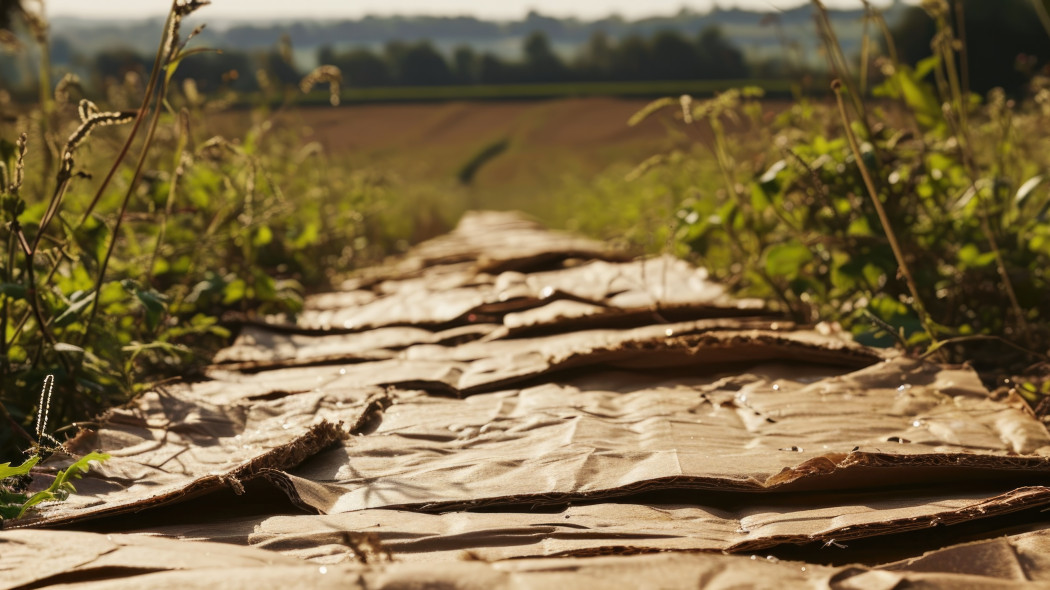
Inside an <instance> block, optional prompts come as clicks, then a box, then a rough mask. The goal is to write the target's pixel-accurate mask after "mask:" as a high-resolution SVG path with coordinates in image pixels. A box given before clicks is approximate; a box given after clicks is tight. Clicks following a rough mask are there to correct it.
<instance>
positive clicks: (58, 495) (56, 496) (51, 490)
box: [17, 452, 110, 518]
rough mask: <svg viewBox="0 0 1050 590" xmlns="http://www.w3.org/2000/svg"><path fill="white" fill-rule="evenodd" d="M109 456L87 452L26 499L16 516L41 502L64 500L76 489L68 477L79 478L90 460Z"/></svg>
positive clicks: (88, 466) (89, 467) (86, 470)
mask: <svg viewBox="0 0 1050 590" xmlns="http://www.w3.org/2000/svg"><path fill="white" fill-rule="evenodd" d="M109 457H110V456H109V455H108V454H106V453H97V452H96V453H88V454H87V455H84V456H83V457H81V458H80V460H78V461H77V462H76V463H73V464H72V465H70V466H69V467H68V468H66V469H64V470H62V471H59V472H58V475H56V476H55V481H53V482H51V485H50V486H48V488H47V489H46V490H42V491H39V492H37V493H35V494H33V495H32V496H31V497H30V498H29V499H28V500H26V502H25V504H23V505H22V510H21V511H20V512H19V513H18V516H17V518H21V517H22V516H24V515H25V513H26V511H27V510H29V509H30V508H32V507H33V506H36V505H37V504H40V503H41V502H50V501H55V500H65V499H66V498H68V497H69V494H72V493H75V492H76V491H77V489H76V487H74V486H73V482H71V481H69V480H70V479H79V478H80V477H81V475H82V474H84V473H87V472H88V471H90V470H91V462H92V461H98V462H99V463H102V462H104V461H107V460H109Z"/></svg>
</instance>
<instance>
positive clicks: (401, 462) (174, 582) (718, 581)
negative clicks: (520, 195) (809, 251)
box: [0, 213, 1050, 590]
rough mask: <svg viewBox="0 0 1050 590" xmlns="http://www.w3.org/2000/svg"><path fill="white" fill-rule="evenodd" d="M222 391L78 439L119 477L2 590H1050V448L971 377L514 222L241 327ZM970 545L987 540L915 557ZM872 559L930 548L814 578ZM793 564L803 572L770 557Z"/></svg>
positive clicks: (43, 522)
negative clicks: (954, 534) (277, 319)
mask: <svg viewBox="0 0 1050 590" xmlns="http://www.w3.org/2000/svg"><path fill="white" fill-rule="evenodd" d="M209 377H210V379H209V380H205V381H201V382H198V383H192V384H179V385H172V386H168V387H164V388H158V389H156V390H155V391H152V392H148V393H146V394H144V395H143V396H141V397H139V398H138V399H136V400H134V401H133V402H132V403H130V404H129V405H128V406H127V407H126V408H123V409H116V410H113V411H111V412H109V413H108V414H107V415H106V416H104V417H103V418H102V419H101V420H100V424H101V426H100V427H99V428H98V429H97V430H96V431H85V432H82V433H80V434H79V435H78V436H77V438H76V439H74V440H73V441H71V442H70V443H68V444H67V446H68V447H69V450H70V451H71V452H72V453H74V454H82V453H86V452H89V451H92V450H102V451H105V452H108V453H110V454H111V455H112V457H113V458H112V459H110V460H109V461H108V462H106V463H105V464H104V465H102V466H98V467H96V468H95V469H93V470H92V472H91V473H90V474H89V475H88V476H87V477H85V478H84V479H83V480H80V481H78V482H77V486H78V491H79V492H80V493H78V494H76V495H73V496H72V497H71V498H70V499H69V500H68V501H67V502H64V503H55V504H48V505H45V506H43V507H42V508H41V509H40V510H39V511H36V512H34V513H32V515H31V516H30V517H29V518H27V519H23V520H19V521H12V522H5V523H3V524H4V527H5V530H4V531H0V574H2V575H0V590H7V589H9V588H10V589H13V588H22V587H43V586H48V585H56V586H59V587H61V586H62V585H66V586H68V587H70V588H83V589H86V588H121V587H128V588H170V587H173V586H182V587H187V588H196V587H202V588H203V587H207V588H209V589H210V588H214V587H215V586H216V585H219V586H222V587H234V588H236V587H243V588H251V589H253V590H258V589H259V588H298V587H302V588H323V587H329V586H331V587H340V588H348V587H349V588H354V587H362V588H369V589H376V588H391V589H393V588H405V587H442V588H515V589H517V588H555V587H556V588H577V587H579V588H587V589H590V588H594V587H602V588H606V587H610V588H612V587H625V588H637V587H651V588H657V587H660V588H677V587H682V588H695V587H701V586H702V587H707V588H723V587H724V588H733V587H770V588H777V589H783V588H836V589H838V588H842V589H845V588H864V589H868V588H886V589H887V590H888V589H891V588H903V587H913V586H914V587H945V588H949V587H989V588H992V587H994V588H999V587H1002V588H1011V587H1015V586H1017V587H1020V586H1021V585H1024V584H1028V583H1031V582H1047V581H1048V580H1050V559H1047V558H1045V557H1044V556H1045V555H1046V554H1047V549H1050V547H1048V545H1050V541H1048V540H1047V539H1048V538H1050V536H1048V534H1047V532H1046V530H1047V527H1048V526H1050V525H1047V524H1046V523H1045V522H1043V519H1044V518H1045V517H1044V516H1043V515H1044V514H1045V513H1044V512H1041V511H1040V510H1041V509H1045V508H1046V507H1050V434H1048V433H1047V430H1046V428H1045V427H1044V426H1043V424H1042V423H1040V422H1039V421H1038V420H1036V419H1035V418H1034V417H1033V416H1032V415H1031V414H1030V413H1026V412H1025V411H1023V408H1020V407H1017V406H1015V405H1011V404H1010V403H1006V402H1003V401H998V400H995V399H992V397H991V396H990V395H989V393H988V391H987V390H986V389H985V388H984V386H983V385H982V384H981V382H980V380H979V379H978V377H977V375H976V374H975V373H974V372H973V371H972V370H970V369H969V368H966V367H949V366H939V365H935V364H932V363H924V362H920V361H917V360H912V359H908V358H905V357H904V356H902V355H899V354H896V353H891V352H887V351H879V350H874V349H870V348H867V347H864V346H860V345H857V344H855V343H853V342H851V341H850V340H849V339H848V338H846V337H843V336H842V335H841V334H839V333H838V332H837V331H836V330H835V328H834V327H833V326H817V327H806V326H796V325H795V324H793V323H791V322H789V321H786V320H785V319H784V318H781V317H777V316H776V315H775V314H774V313H771V312H770V311H769V310H768V309H767V308H766V306H765V305H763V304H762V303H761V302H755V301H747V300H738V299H734V298H732V297H730V296H728V295H727V293H726V291H725V289H724V288H723V287H721V286H719V285H717V284H715V283H713V282H712V281H711V280H710V279H709V278H708V276H707V274H706V273H705V272H704V271H703V270H700V269H696V268H693V267H691V266H689V265H688V264H686V263H684V262H681V261H677V260H673V259H671V258H667V257H662V258H655V259H651V260H645V261H628V260H627V259H626V257H624V256H623V255H622V254H620V253H616V252H611V251H609V250H608V249H607V248H606V247H605V246H604V245H603V244H600V243H597V242H593V241H590V240H586V239H582V238H578V237H576V236H572V235H569V234H564V233H558V232H549V231H547V230H544V229H543V228H541V227H540V226H538V225H537V224H536V223H534V222H531V221H528V220H524V219H522V218H520V217H516V216H514V215H511V214H504V213H500V214H491V213H483V214H474V215H470V216H467V217H466V218H465V219H464V221H463V222H462V223H461V224H460V226H459V228H457V230H456V231H455V232H453V233H452V234H449V235H447V236H443V237H441V238H438V239H436V240H433V241H430V242H427V243H424V244H421V245H420V246H418V247H416V248H414V249H413V250H412V251H411V252H410V253H409V254H408V255H407V256H406V257H405V258H403V259H401V260H400V261H394V262H392V263H390V264H388V265H384V266H383V267H380V268H377V269H372V270H369V271H366V272H363V273H361V274H360V275H359V276H358V277H357V278H355V279H353V280H351V281H349V282H348V283H347V284H346V285H345V286H344V290H343V291H342V292H338V293H329V294H321V295H316V296H312V297H310V298H309V300H308V302H307V311H306V312H305V313H304V314H303V316H302V317H301V318H300V319H299V321H298V323H283V324H270V325H264V324H262V323H254V324H252V323H249V325H246V326H245V327H244V329H243V330H242V331H241V333H240V335H239V337H238V339H237V341H236V342H235V343H234V344H233V345H232V346H231V347H230V348H228V349H226V350H224V351H223V352H221V353H220V354H219V355H218V356H217V357H216V359H215V364H214V365H213V366H212V368H211V370H210V371H209ZM72 460H73V459H72V458H70V457H69V456H65V455H63V454H62V453H59V454H58V455H56V456H54V457H52V458H51V459H49V460H48V461H47V462H45V463H44V464H43V465H42V466H39V467H38V468H37V469H36V470H35V472H34V484H33V485H34V487H36V488H41V487H45V486H46V485H47V484H48V483H49V482H50V481H51V479H52V478H53V477H54V473H55V471H56V470H57V469H60V468H62V467H64V466H66V465H68V464H69V463H70V462H71V461H72ZM275 498H276V499H277V500H275ZM133 513H137V514H140V515H143V516H146V515H148V516H149V518H139V517H137V516H131V514H133ZM1030 515H1031V517H1032V518H1033V519H1034V521H1033V522H1032V523H1031V528H1030V529H1026V530H1025V532H1020V533H1016V534H1012V535H1010V536H1002V535H996V534H995V531H997V530H999V528H997V527H1003V528H1002V533H1003V535H1005V534H1006V533H1007V532H1013V529H1010V528H1006V527H1012V526H1015V524H1016V523H1012V521H1011V519H1018V518H1028V517H1029V516H1030ZM973 523H981V529H980V530H981V531H983V532H981V535H984V537H982V538H981V539H980V540H978V541H977V542H968V543H961V544H952V541H948V542H947V543H940V544H937V545H936V546H935V549H936V550H934V551H931V552H928V553H925V554H922V553H921V552H917V553H908V552H907V549H906V547H907V539H909V538H912V537H917V536H920V535H924V534H926V533H928V532H930V531H940V530H944V531H956V530H960V528H961V527H964V526H970V525H971V524H973ZM1008 523H1012V524H1008ZM13 527H18V529H16V530H7V529H11V528H13ZM26 527H28V528H34V527H65V528H69V527H80V528H82V529H93V530H99V531H105V532H107V533H109V534H95V533H91V532H72V531H68V530H54V531H45V530H28V529H26V530H19V529H24V528H26ZM989 531H991V532H989ZM125 533H132V534H125ZM363 538H367V539H369V542H370V543H371V542H373V541H374V542H376V543H378V545H379V546H381V547H382V548H383V550H384V551H386V552H389V554H390V555H391V556H392V557H393V559H394V562H392V563H389V562H387V561H386V560H385V559H378V557H381V556H378V557H377V556H376V555H373V556H372V557H371V558H368V557H367V556H366V555H365V554H364V553H362V552H361V549H360V547H359V546H358V545H357V543H359V542H360V539H363ZM946 538H949V539H950V535H946ZM879 539H892V541H887V542H892V543H894V544H895V546H894V549H895V551H894V552H893V555H894V556H895V557H894V559H897V556H900V555H909V556H910V557H909V558H907V559H904V560H898V561H894V562H892V563H886V564H885V565H878V564H880V563H885V562H887V561H890V559H888V558H887V559H882V560H879V559H878V558H877V552H876V557H874V558H873V557H872V556H871V555H870V554H865V556H864V559H865V561H866V563H867V564H868V565H863V566H862V565H851V566H841V565H840V566H836V567H830V566H824V565H820V563H830V561H832V558H831V557H828V556H829V555H834V556H835V557H834V558H833V560H834V561H835V562H836V563H845V562H846V561H847V559H843V556H849V555H851V553H850V549H849V548H848V547H849V546H852V545H854V544H863V543H867V544H868V546H869V547H870V546H871V544H872V543H877V542H878V540H879ZM814 547H815V549H814ZM789 549H790V550H797V551H801V552H803V553H802V554H803V555H805V556H806V559H807V560H808V563H806V562H791V561H786V560H785V561H779V560H777V559H775V558H772V557H771V558H770V559H766V558H765V554H763V553H758V554H757V555H756V554H755V552H767V551H768V552H774V551H781V550H784V551H787V550H789ZM825 550H827V552H825ZM917 551H918V550H917ZM653 552H665V553H664V554H659V555H644V554H646V553H653ZM723 552H726V553H743V554H745V555H743V556H738V555H723V554H722V553H723ZM807 552H808V553H807ZM829 552H833V553H829ZM902 552H903V553H902ZM747 554H752V555H747ZM782 555H783V554H782ZM858 555H859V554H858ZM197 556H203V557H197ZM597 556H608V557H597ZM377 559H378V561H377ZM363 561H368V563H363ZM489 562H491V563H489Z"/></svg>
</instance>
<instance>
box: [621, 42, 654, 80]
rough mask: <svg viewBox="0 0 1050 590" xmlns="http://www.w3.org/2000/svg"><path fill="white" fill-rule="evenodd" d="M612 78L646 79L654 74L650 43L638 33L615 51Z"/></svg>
mask: <svg viewBox="0 0 1050 590" xmlns="http://www.w3.org/2000/svg"><path fill="white" fill-rule="evenodd" d="M612 65H613V68H612V78H613V79H615V80H646V79H649V78H650V76H651V74H652V56H651V55H650V53H649V44H648V43H647V42H646V41H645V39H643V38H642V37H640V36H638V35H631V36H630V37H627V38H626V39H624V40H623V41H620V43H619V45H617V46H616V49H615V50H614V51H613V64H612Z"/></svg>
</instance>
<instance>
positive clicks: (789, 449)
mask: <svg viewBox="0 0 1050 590" xmlns="http://www.w3.org/2000/svg"><path fill="white" fill-rule="evenodd" d="M580 385H581V386H577V385H573V384H571V383H567V384H558V383H548V384H544V385H538V386H535V387H530V388H527V389H522V390H510V391H502V392H496V393H490V394H481V395H475V396H473V397H470V398H468V399H466V400H464V401H459V400H454V399H446V398H436V397H432V396H427V395H422V394H404V395H398V396H397V397H396V399H395V402H394V404H393V405H392V406H391V407H390V408H388V409H387V410H386V412H385V415H384V419H383V423H382V424H381V425H380V427H379V429H378V430H377V431H376V432H375V433H374V434H373V435H371V436H368V437H365V438H363V439H353V440H351V441H350V443H349V444H348V445H347V446H345V447H341V448H336V449H333V450H330V451H327V452H324V453H321V454H319V455H317V456H316V457H314V458H312V459H311V460H309V461H307V462H306V463H305V464H304V465H302V466H301V467H300V468H299V469H296V470H294V471H293V472H292V473H291V475H292V476H293V477H294V479H293V485H294V486H295V487H296V488H297V489H300V488H301V489H302V493H303V496H304V497H308V498H310V500H309V501H308V502H309V503H311V505H313V506H314V508H316V509H318V510H319V511H321V512H325V513H336V512H348V511H353V510H361V509H364V508H380V507H386V508H390V507H410V506H411V507H416V508H422V509H425V510H450V509H459V508H462V507H476V506H483V505H491V504H507V503H514V502H520V503H558V502H568V501H576V500H585V499H593V498H596V497H614V496H623V495H628V494H634V493H638V492H640V491H643V490H653V489H667V488H678V489H686V488H688V489H698V490H712V491H725V490H735V491H747V492H760V491H771V490H777V489H785V490H799V489H856V488H862V487H864V486H870V485H872V484H874V483H877V482H879V481H887V478H888V479H889V480H890V481H895V482H900V483H915V482H922V481H945V482H947V481H953V480H954V481H959V480H967V479H972V478H981V477H989V476H993V475H999V476H1006V475H1010V474H1013V475H1017V474H1024V475H1025V476H1026V477H1028V476H1030V477H1033V478H1040V479H1037V480H1034V481H1045V478H1046V476H1047V474H1048V473H1050V458H1048V455H1050V436H1048V435H1047V433H1046V430H1045V429H1044V428H1043V427H1042V426H1041V425H1040V424H1039V423H1038V422H1037V421H1035V420H1034V419H1033V418H1031V417H1029V416H1028V415H1026V414H1025V413H1023V412H1021V411H1019V410H1017V409H1014V408H1011V407H1007V406H1005V405H1003V404H1000V403H998V402H994V401H991V400H990V399H988V397H987V394H986V393H985V392H984V389H983V387H982V386H981V384H980V381H979V380H978V379H977V376H976V375H975V374H974V373H973V372H972V371H969V370H966V369H941V368H938V367H935V366H932V365H923V364H920V363H917V362H914V361H908V360H905V359H898V360H896V361H892V362H887V363H882V364H879V365H876V366H874V367H870V368H868V369H864V370H861V371H857V372H854V373H851V374H848V375H843V376H840V377H831V378H827V379H822V380H819V381H817V382H815V383H812V384H809V385H805V386H801V387H800V386H797V384H792V383H791V382H790V380H785V381H784V382H783V383H782V382H779V381H778V382H773V383H770V382H768V381H766V380H764V379H755V380H753V381H751V382H749V383H741V379H740V376H739V375H738V376H736V378H735V379H732V378H730V380H729V381H726V382H718V381H716V382H715V383H713V384H711V385H709V386H706V387H704V386H701V387H682V386H679V387H674V388H644V389H639V390H635V391H631V392H622V391H603V390H600V389H597V390H595V389H589V388H588V387H587V385H588V384H587V381H586V378H583V381H582V383H581V384H580ZM392 456H396V457H398V461H390V457H392ZM698 497H702V496H698Z"/></svg>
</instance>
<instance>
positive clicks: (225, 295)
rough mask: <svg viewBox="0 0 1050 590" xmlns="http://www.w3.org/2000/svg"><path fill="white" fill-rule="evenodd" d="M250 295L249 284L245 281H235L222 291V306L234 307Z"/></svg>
mask: <svg viewBox="0 0 1050 590" xmlns="http://www.w3.org/2000/svg"><path fill="white" fill-rule="evenodd" d="M247 295H248V283H246V282H244V279H234V280H233V281H231V282H230V283H229V284H227V285H226V287H224V288H223V290H222V304H223V305H233V304H234V303H237V302H238V301H240V300H242V299H244V298H245V297H246V296H247Z"/></svg>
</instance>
